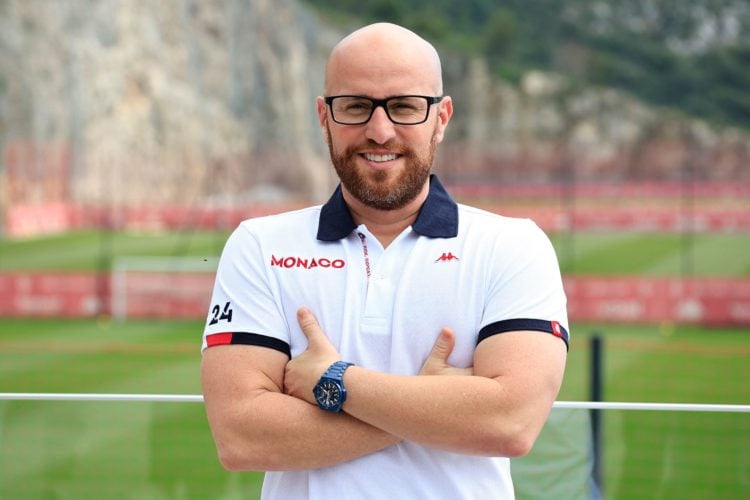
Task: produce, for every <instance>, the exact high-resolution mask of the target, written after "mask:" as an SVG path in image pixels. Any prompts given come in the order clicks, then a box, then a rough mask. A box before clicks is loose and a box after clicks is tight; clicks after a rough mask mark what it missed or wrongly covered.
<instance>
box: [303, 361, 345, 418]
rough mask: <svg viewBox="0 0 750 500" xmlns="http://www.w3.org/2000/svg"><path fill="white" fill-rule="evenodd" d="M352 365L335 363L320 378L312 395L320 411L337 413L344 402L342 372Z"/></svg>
mask: <svg viewBox="0 0 750 500" xmlns="http://www.w3.org/2000/svg"><path fill="white" fill-rule="evenodd" d="M353 364H354V363H348V362H346V361H336V362H335V363H333V364H332V365H331V366H329V367H328V370H326V372H325V373H324V374H323V376H322V377H320V380H318V383H317V384H315V387H314V388H313V395H314V396H315V401H316V402H317V403H318V407H319V408H320V409H321V410H325V411H330V412H333V413H338V412H340V411H341V407H342V406H343V405H344V401H346V388H344V380H343V378H344V372H345V371H346V369H347V368H349V367H350V366H352V365H353Z"/></svg>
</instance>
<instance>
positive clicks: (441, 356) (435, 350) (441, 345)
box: [430, 328, 456, 363]
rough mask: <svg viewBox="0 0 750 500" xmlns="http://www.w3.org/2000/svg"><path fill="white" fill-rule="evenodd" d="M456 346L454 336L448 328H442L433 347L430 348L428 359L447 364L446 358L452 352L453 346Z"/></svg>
mask: <svg viewBox="0 0 750 500" xmlns="http://www.w3.org/2000/svg"><path fill="white" fill-rule="evenodd" d="M455 344H456V334H455V333H453V330H451V329H450V328H443V329H442V330H440V335H438V338H437V340H435V345H433V346H432V352H430V358H433V359H437V360H440V361H442V362H444V363H447V361H448V356H450V354H451V352H453V346H454V345H455Z"/></svg>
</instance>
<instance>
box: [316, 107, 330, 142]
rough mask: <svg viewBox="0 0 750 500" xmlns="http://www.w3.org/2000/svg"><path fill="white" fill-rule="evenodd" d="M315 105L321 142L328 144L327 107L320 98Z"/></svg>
mask: <svg viewBox="0 0 750 500" xmlns="http://www.w3.org/2000/svg"><path fill="white" fill-rule="evenodd" d="M315 104H316V107H317V110H318V122H319V123H320V128H321V130H322V132H323V142H325V143H326V144H330V140H331V138H330V137H328V106H327V105H326V102H325V100H324V99H323V97H321V96H318V98H317V99H316V102H315Z"/></svg>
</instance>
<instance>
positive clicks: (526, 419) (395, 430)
mask: <svg viewBox="0 0 750 500" xmlns="http://www.w3.org/2000/svg"><path fill="white" fill-rule="evenodd" d="M298 321H299V323H300V326H301V328H302V330H303V332H304V333H305V335H306V336H307V338H308V348H307V350H306V351H305V352H304V353H302V354H301V355H299V356H297V357H295V358H294V359H292V360H288V359H287V357H286V356H285V355H284V354H282V353H279V352H276V351H273V350H270V349H267V348H263V347H252V346H216V347H212V348H209V349H207V350H206V351H205V352H204V353H203V361H202V368H201V380H202V385H203V394H204V397H205V401H206V410H207V415H208V420H209V424H210V426H211V430H212V433H213V436H214V440H215V442H216V446H217V450H218V453H219V458H220V460H221V462H222V464H223V465H224V466H225V467H226V468H228V469H230V470H294V469H314V468H319V467H324V466H328V465H334V464H337V463H341V462H344V461H348V460H352V459H354V458H357V457H359V456H363V455H366V454H368V453H372V452H375V451H378V450H381V449H384V448H387V447H389V446H392V445H393V444H396V443H398V442H399V441H401V440H409V441H415V442H419V443H421V444H424V445H426V446H431V447H434V448H439V449H443V450H448V451H453V452H457V453H465V454H475V455H487V456H518V455H523V454H525V453H527V452H528V451H529V450H530V449H531V446H532V444H533V442H534V440H535V439H536V437H537V436H538V434H539V432H540V430H541V428H542V426H543V425H544V422H545V420H546V418H547V416H548V414H549V411H550V409H551V407H552V403H553V402H554V399H555V397H556V396H557V393H558V390H559V388H560V384H561V382H562V374H563V371H564V366H565V358H566V351H565V345H564V343H563V342H561V341H560V339H558V338H556V337H554V336H551V335H546V334H540V333H538V332H531V333H530V332H510V333H504V334H502V335H495V336H494V337H490V338H488V339H485V340H484V341H482V342H481V343H480V344H479V346H478V347H477V349H476V352H475V356H474V367H473V370H461V369H458V368H454V367H452V366H450V365H449V364H448V363H447V358H448V355H449V354H450V353H451V350H452V349H453V342H454V339H453V334H452V332H451V331H450V330H447V329H444V330H443V331H442V332H440V333H439V335H438V338H437V340H436V342H435V346H434V347H433V349H432V352H431V353H430V356H429V357H428V359H427V360H426V361H425V363H424V365H423V367H422V370H421V372H420V374H419V375H416V376H400V375H392V374H387V373H382V372H376V371H373V370H367V369H365V368H362V367H359V366H352V367H350V368H349V369H348V370H347V371H346V374H345V375H344V383H345V385H346V387H347V393H348V398H347V401H346V403H345V404H344V411H343V412H342V413H338V414H331V413H327V412H324V411H322V410H320V409H319V408H318V407H317V406H316V405H315V404H314V400H313V397H312V388H313V386H314V385H315V383H316V382H317V380H318V378H320V376H321V375H322V373H323V372H324V371H325V370H326V369H327V368H328V366H329V365H330V364H331V363H332V362H333V361H336V360H338V359H340V356H339V354H338V352H337V351H336V349H335V347H334V346H333V345H332V344H331V343H330V342H329V341H328V339H327V338H326V336H325V333H324V332H323V331H322V330H321V329H320V327H319V326H318V323H317V321H316V320H315V317H314V316H313V315H312V314H311V313H310V312H309V311H307V310H306V309H301V310H300V311H299V313H298Z"/></svg>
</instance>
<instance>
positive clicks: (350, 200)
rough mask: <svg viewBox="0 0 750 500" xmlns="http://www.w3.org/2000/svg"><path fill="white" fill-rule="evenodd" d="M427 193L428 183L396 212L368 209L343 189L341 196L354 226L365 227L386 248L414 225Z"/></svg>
mask: <svg viewBox="0 0 750 500" xmlns="http://www.w3.org/2000/svg"><path fill="white" fill-rule="evenodd" d="M428 192H429V183H428V184H426V185H425V189H423V190H422V192H421V193H420V194H419V195H418V196H417V197H416V198H415V199H414V200H412V201H411V202H409V203H408V204H407V205H406V206H404V207H402V208H399V209H397V210H378V209H376V208H372V207H368V206H366V205H364V204H362V203H361V202H360V201H359V200H356V199H354V197H352V196H351V195H350V194H349V193H348V192H347V191H346V190H345V189H344V191H343V195H344V200H345V201H346V204H347V205H348V206H349V210H350V212H351V214H352V218H353V219H354V222H355V224H357V225H359V224H364V225H365V226H367V229H368V230H369V231H370V232H371V233H372V234H373V235H374V236H375V237H376V238H377V239H378V241H379V242H380V244H381V245H383V248H386V247H387V246H388V245H390V244H391V242H393V240H394V239H396V237H397V236H398V235H399V234H401V233H402V232H403V230H404V229H406V228H407V227H409V226H411V225H412V224H414V221H416V220H417V216H418V215H419V209H420V208H421V207H422V204H423V203H424V201H425V200H426V199H427V193H428Z"/></svg>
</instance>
